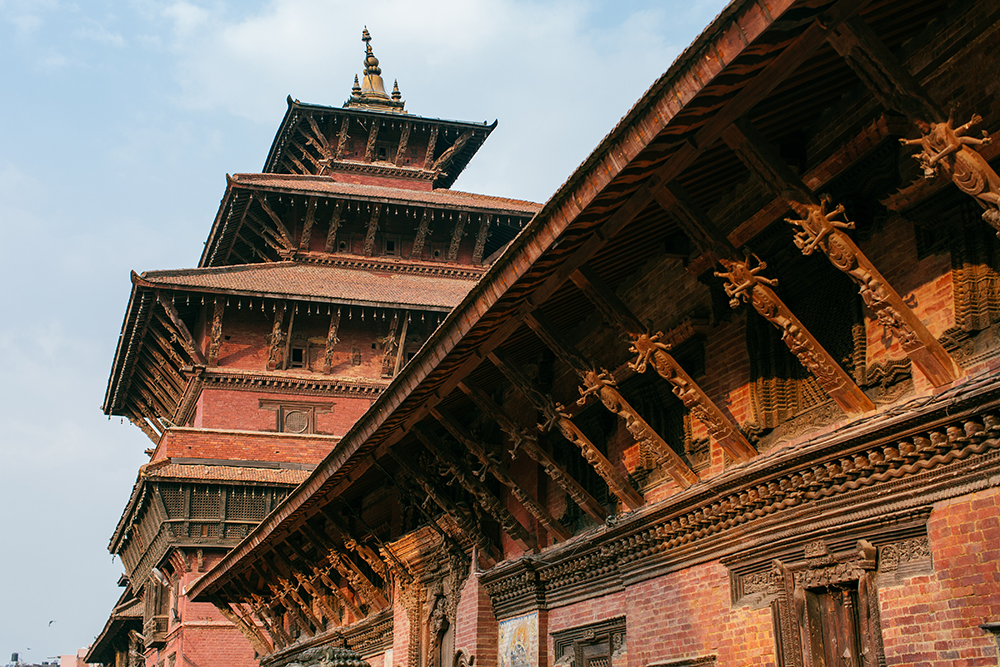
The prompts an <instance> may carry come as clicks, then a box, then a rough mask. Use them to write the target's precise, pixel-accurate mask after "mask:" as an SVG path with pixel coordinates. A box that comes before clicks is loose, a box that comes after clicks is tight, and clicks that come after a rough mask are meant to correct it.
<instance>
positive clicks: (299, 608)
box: [260, 551, 323, 635]
mask: <svg viewBox="0 0 1000 667" xmlns="http://www.w3.org/2000/svg"><path fill="white" fill-rule="evenodd" d="M271 553H272V557H271V558H270V559H269V558H268V554H261V555H260V562H261V563H263V564H264V565H265V566H266V567H267V568H268V569H269V570H270V571H271V572H273V573H274V578H275V580H276V581H277V584H274V583H272V582H271V581H270V580H269V579H267V578H265V579H264V581H265V582H266V583H267V587H268V588H269V589H271V592H272V593H273V594H274V595H275V597H277V599H278V600H279V601H280V602H281V603H282V604H283V605H284V606H285V608H286V609H288V610H289V611H291V612H292V613H293V614H294V615H295V616H297V617H298V619H299V620H300V621H302V623H303V625H304V626H305V627H304V628H303V630H308V631H309V632H308V634H309V635H314V634H316V633H317V632H320V631H321V630H322V629H323V623H322V622H320V620H319V619H318V618H316V615H315V614H313V612H312V609H311V608H310V607H309V605H308V604H306V602H305V600H303V599H302V597H301V596H300V595H299V594H298V592H296V590H295V587H294V586H292V585H291V582H290V581H289V580H288V579H287V577H285V576H284V575H283V574H282V573H281V571H280V570H279V569H278V567H277V565H276V563H275V557H274V555H275V552H273V551H272V552H271ZM289 600H290V601H289Z"/></svg>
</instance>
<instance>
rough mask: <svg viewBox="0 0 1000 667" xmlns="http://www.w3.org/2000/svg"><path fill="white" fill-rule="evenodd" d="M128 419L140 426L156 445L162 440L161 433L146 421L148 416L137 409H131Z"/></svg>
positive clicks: (134, 424)
mask: <svg viewBox="0 0 1000 667" xmlns="http://www.w3.org/2000/svg"><path fill="white" fill-rule="evenodd" d="M128 420H129V421H130V422H132V425H133V426H137V427H139V429H140V430H142V432H143V433H145V434H146V437H147V438H149V439H150V440H151V441H152V442H153V444H154V445H155V444H156V443H158V442H159V441H160V434H159V433H157V432H156V431H155V430H153V427H152V426H150V425H149V422H148V421H146V418H145V417H143V416H142V415H141V414H136V412H135V411H132V410H130V411H129V414H128Z"/></svg>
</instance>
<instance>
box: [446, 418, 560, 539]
mask: <svg viewBox="0 0 1000 667" xmlns="http://www.w3.org/2000/svg"><path fill="white" fill-rule="evenodd" d="M431 416H432V417H434V418H435V419H436V420H438V422H439V423H440V424H441V425H442V426H444V428H445V430H446V431H448V433H450V434H451V437H453V438H455V439H456V440H458V442H459V443H461V444H462V446H464V447H465V448H466V449H468V450H469V451H470V452H472V453H473V454H474V455H475V456H476V458H477V459H479V463H480V465H482V466H483V467H484V468H486V470H487V471H488V472H489V473H490V474H491V475H493V477H495V478H496V480H497V481H498V482H500V483H501V484H503V485H504V486H506V487H507V488H508V489H510V493H511V495H513V496H514V497H515V498H517V500H518V502H520V503H521V505H523V506H524V508H525V509H526V510H528V512H529V513H530V514H531V516H533V517H535V519H537V520H538V522H539V523H540V524H541V525H542V526H544V527H545V530H546V531H548V533H549V534H550V535H551V536H552V537H553V538H555V539H556V540H559V541H565V540H568V539H569V538H570V537H572V536H573V534H572V533H571V532H570V531H568V530H567V529H566V527H565V526H563V525H562V524H561V523H559V521H558V520H557V519H556V518H555V517H554V516H552V515H551V514H550V513H549V511H548V510H547V509H545V507H543V506H542V504H541V503H540V502H538V500H537V499H536V498H535V497H534V496H532V495H531V494H530V493H528V492H527V491H526V490H525V489H524V487H522V486H521V485H520V484H518V482H517V480H515V479H514V478H513V477H512V476H511V475H510V474H509V473H508V472H507V471H506V470H504V469H503V468H502V467H501V466H500V465H499V464H497V462H496V461H494V460H493V459H492V458H491V457H490V456H489V453H488V452H487V451H486V448H485V447H484V446H483V444H482V443H480V442H479V441H478V440H477V439H476V438H475V437H474V436H473V435H472V434H471V433H469V432H468V431H467V430H466V428H465V426H463V425H462V424H461V423H460V422H459V421H458V420H456V419H455V418H454V417H452V416H451V415H450V414H448V413H446V412H444V411H443V410H439V409H437V408H432V409H431Z"/></svg>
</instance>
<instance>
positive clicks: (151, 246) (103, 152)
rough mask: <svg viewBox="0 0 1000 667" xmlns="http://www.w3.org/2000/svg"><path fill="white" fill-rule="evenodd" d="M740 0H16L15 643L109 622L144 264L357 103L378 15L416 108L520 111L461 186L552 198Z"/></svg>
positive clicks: (11, 34) (135, 441) (389, 55)
mask: <svg viewBox="0 0 1000 667" xmlns="http://www.w3.org/2000/svg"><path fill="white" fill-rule="evenodd" d="M724 4H725V3H724V2H722V1H721V0H687V1H684V2H678V1H676V0H670V1H663V2H654V1H649V2H620V3H615V2H599V1H597V0H594V1H592V2H523V1H519V0H466V1H460V0H453V1H452V2H414V1H413V0H395V1H391V0H390V1H381V0H371V1H368V2H365V1H362V0H357V1H355V2H350V3H345V2H333V1H327V2H321V1H319V0H271V1H256V2H224V1H222V0H218V1H214V2H201V1H190V2H188V1H180V2H172V1H170V0H166V1H162V2H161V1H159V0H132V1H124V0H123V1H121V2H100V1H97V0H91V1H89V2H88V1H84V2H63V1H62V0H0V287H2V288H0V377H2V379H3V382H2V383H0V663H4V662H6V661H7V659H8V658H9V656H10V654H11V653H12V652H14V651H17V652H19V653H20V654H21V656H22V659H23V660H28V661H32V662H41V661H42V660H45V659H47V658H50V657H52V656H57V655H59V654H64V653H72V652H74V651H75V650H76V649H77V648H79V647H83V646H86V645H87V644H89V643H90V642H91V641H93V639H94V637H95V636H96V635H97V634H98V633H99V632H100V630H101V628H102V627H103V625H104V622H105V620H106V619H107V615H108V613H109V611H110V609H111V606H112V605H113V604H114V602H115V600H116V598H117V596H118V594H119V589H118V588H117V587H116V586H115V582H116V580H117V579H118V576H119V575H120V573H121V566H120V563H118V562H112V559H111V556H110V555H109V554H108V552H107V544H108V539H109V537H110V535H111V532H112V531H113V530H114V527H115V524H116V522H117V520H118V518H119V516H120V514H121V511H122V509H123V508H124V506H125V503H126V501H127V499H128V495H129V492H130V490H131V487H132V484H133V483H134V481H135V475H136V469H137V467H138V466H139V465H140V464H141V463H143V462H144V461H145V460H146V457H145V456H144V455H143V453H142V452H143V450H144V449H145V448H147V447H149V446H150V443H149V441H148V440H147V439H146V437H145V436H144V435H143V434H142V433H141V432H140V431H139V430H138V429H136V428H134V427H132V426H131V425H129V424H127V423H126V424H125V425H124V426H122V425H120V424H119V420H118V419H114V420H112V421H111V422H108V421H107V418H106V417H104V416H103V414H102V413H101V411H100V408H99V406H100V404H101V402H102V399H103V397H104V389H105V386H106V383H107V378H108V373H109V369H110V366H111V361H112V356H113V354H114V349H115V343H116V341H117V337H118V332H119V330H120V327H121V321H122V317H123V315H124V312H125V306H126V304H127V300H128V294H129V288H130V283H129V278H128V276H129V271H130V270H131V269H135V270H136V271H143V270H150V269H165V268H182V267H190V266H194V265H195V264H196V263H197V261H198V257H199V256H200V254H201V248H202V244H203V242H204V241H205V239H206V237H207V235H208V231H209V227H210V225H211V223H212V219H213V217H214V215H215V212H216V209H217V207H218V202H219V199H220V198H221V196H222V194H223V191H224V189H225V174H226V173H227V172H229V173H237V172H252V171H259V170H260V168H261V165H262V164H263V162H264V158H265V157H266V155H267V150H268V148H269V147H270V145H271V140H272V138H273V136H274V132H275V131H276V129H277V127H278V123H279V122H280V121H281V118H282V115H283V114H284V111H285V108H286V107H285V97H286V95H288V94H291V95H292V96H293V97H296V98H298V99H300V100H302V101H303V102H310V103H316V104H330V105H339V104H342V103H343V101H344V100H345V99H346V98H347V96H348V94H349V91H350V87H351V83H352V81H353V78H354V75H355V74H356V73H359V72H360V69H361V61H362V55H363V49H362V44H361V42H360V41H359V40H360V33H361V28H362V27H363V26H364V25H365V24H367V25H368V28H369V30H370V31H371V33H372V37H373V41H372V46H373V48H374V51H375V54H376V55H377V56H378V58H379V59H380V61H381V66H382V69H383V75H384V77H385V78H386V80H387V82H390V83H391V81H392V80H393V79H398V80H399V86H400V89H401V91H402V93H403V98H404V99H405V100H406V102H407V109H408V110H409V111H410V112H412V113H415V114H419V115H424V116H432V117H443V118H455V119H461V120H475V121H479V120H489V121H492V120H493V119H494V118H497V119H499V121H500V124H499V126H498V128H497V130H496V131H495V132H494V133H493V135H492V136H491V137H490V139H489V141H487V142H486V144H485V145H484V146H483V148H482V150H481V151H480V152H479V154H478V155H477V157H476V159H475V160H473V162H472V163H471V164H470V166H469V168H468V169H467V170H466V172H465V173H464V174H463V175H462V176H461V177H460V178H459V180H458V182H457V183H456V185H455V187H456V189H459V190H467V191H472V192H482V193H488V194H496V195H504V196H509V197H517V198H522V199H533V200H537V201H540V202H541V201H545V200H546V199H548V197H549V196H550V195H551V194H552V193H553V192H554V191H555V189H556V188H557V187H558V186H559V185H560V184H561V183H562V182H563V181H564V180H565V179H566V178H567V177H568V176H569V175H570V173H571V172H572V171H573V169H575V168H576V166H577V165H578V164H579V163H580V162H581V161H582V160H583V159H584V158H585V157H586V156H587V155H588V154H589V153H590V151H591V150H592V149H593V148H594V147H595V146H596V145H597V143H598V142H599V141H600V139H601V138H602V137H603V136H604V135H605V134H606V133H607V132H608V131H610V129H611V128H612V127H613V126H614V124H615V123H616V122H617V120H618V119H619V118H620V117H621V116H622V115H623V114H624V113H625V112H626V111H627V110H628V109H629V108H630V107H631V106H632V104H634V103H635V101H636V100H637V99H638V98H639V96H640V95H641V94H642V93H643V92H644V91H645V90H646V88H648V87H649V85H650V84H652V82H653V81H654V80H655V78H656V77H657V76H659V75H660V74H661V73H662V72H663V71H665V70H666V68H667V67H668V66H669V65H670V63H671V62H672V61H673V60H674V58H675V57H676V56H677V55H678V54H679V53H680V51H681V50H682V49H683V48H684V47H685V46H687V45H688V43H690V42H691V40H692V39H693V38H694V37H695V36H696V35H697V33H698V32H700V31H701V29H702V28H703V27H704V26H706V25H707V24H708V22H709V21H711V19H712V18H713V17H714V16H715V15H716V14H717V13H718V12H719V11H720V10H721V8H722V6H723V5H724ZM49 621H54V622H53V623H51V624H49ZM29 649H30V650H29ZM207 667H211V666H207Z"/></svg>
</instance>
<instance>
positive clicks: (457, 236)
mask: <svg viewBox="0 0 1000 667" xmlns="http://www.w3.org/2000/svg"><path fill="white" fill-rule="evenodd" d="M468 221H469V214H468V213H466V212H465V211H461V212H459V214H458V220H456V221H455V228H454V229H453V230H452V232H451V243H450V244H449V245H448V261H449V262H455V261H458V248H459V246H460V245H461V244H462V236H463V235H464V234H465V223H466V222H468Z"/></svg>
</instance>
